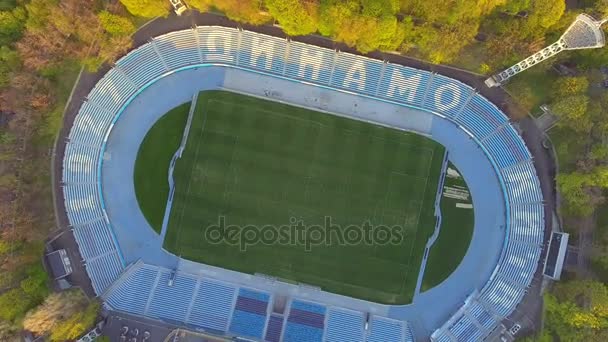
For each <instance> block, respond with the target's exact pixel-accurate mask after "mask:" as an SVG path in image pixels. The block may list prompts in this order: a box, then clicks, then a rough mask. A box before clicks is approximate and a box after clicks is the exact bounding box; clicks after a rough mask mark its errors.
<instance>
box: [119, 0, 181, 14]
mask: <svg viewBox="0 0 608 342" xmlns="http://www.w3.org/2000/svg"><path fill="white" fill-rule="evenodd" d="M120 2H121V3H122V4H123V5H124V6H125V7H126V8H127V10H128V11H129V12H130V13H131V14H133V15H135V16H138V17H144V18H154V17H166V16H168V15H169V13H170V12H169V11H170V7H171V5H170V4H169V1H166V0H120Z"/></svg>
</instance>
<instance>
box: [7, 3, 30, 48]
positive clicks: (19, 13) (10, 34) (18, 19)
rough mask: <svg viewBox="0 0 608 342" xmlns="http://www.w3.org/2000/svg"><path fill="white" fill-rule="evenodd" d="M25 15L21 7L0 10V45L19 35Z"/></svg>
mask: <svg viewBox="0 0 608 342" xmlns="http://www.w3.org/2000/svg"><path fill="white" fill-rule="evenodd" d="M26 17H27V14H26V12H25V9H23V8H22V7H17V8H15V9H13V10H12V11H0V46H1V45H8V44H10V43H12V42H14V41H16V40H18V39H19V37H21V34H22V32H23V29H24V22H25V18H26Z"/></svg>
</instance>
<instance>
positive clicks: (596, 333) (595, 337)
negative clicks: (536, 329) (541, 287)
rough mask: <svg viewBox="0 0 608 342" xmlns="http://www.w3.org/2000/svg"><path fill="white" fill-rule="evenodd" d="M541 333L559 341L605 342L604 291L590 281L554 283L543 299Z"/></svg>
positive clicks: (607, 311) (607, 309)
mask: <svg viewBox="0 0 608 342" xmlns="http://www.w3.org/2000/svg"><path fill="white" fill-rule="evenodd" d="M545 310H546V322H545V329H546V330H548V332H549V333H550V334H552V335H554V336H559V338H560V340H561V341H572V342H577V341H581V342H582V341H605V338H606V337H608V330H607V329H608V288H607V287H606V285H605V284H603V283H601V282H598V281H593V280H573V281H566V282H560V283H557V284H556V286H555V289H554V291H553V294H547V295H545Z"/></svg>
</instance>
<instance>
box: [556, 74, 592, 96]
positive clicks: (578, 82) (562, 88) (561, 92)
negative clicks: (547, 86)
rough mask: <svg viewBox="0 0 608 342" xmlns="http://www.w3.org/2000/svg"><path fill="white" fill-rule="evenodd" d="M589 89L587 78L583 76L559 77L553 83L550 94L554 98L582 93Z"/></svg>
mask: <svg viewBox="0 0 608 342" xmlns="http://www.w3.org/2000/svg"><path fill="white" fill-rule="evenodd" d="M587 89H589V80H588V79H587V77H585V76H579V77H561V78H559V79H558V80H557V81H555V84H554V85H553V92H552V96H553V98H555V99H559V98H562V97H567V96H572V95H579V94H584V93H586V92H587Z"/></svg>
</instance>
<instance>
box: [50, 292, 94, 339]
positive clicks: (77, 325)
mask: <svg viewBox="0 0 608 342" xmlns="http://www.w3.org/2000/svg"><path fill="white" fill-rule="evenodd" d="M98 312H99V303H98V302H91V303H89V305H88V306H87V307H86V308H85V309H84V311H78V312H77V313H75V314H74V315H72V316H71V317H70V318H68V319H67V320H66V321H60V322H59V324H58V325H57V326H55V328H53V331H52V333H51V338H50V340H51V341H57V342H60V341H67V340H74V339H76V338H78V337H80V336H82V335H83V334H84V333H86V332H87V331H88V330H89V329H91V328H92V327H93V326H94V324H95V320H96V319H97V313H98Z"/></svg>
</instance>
